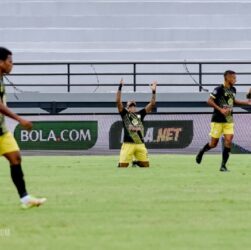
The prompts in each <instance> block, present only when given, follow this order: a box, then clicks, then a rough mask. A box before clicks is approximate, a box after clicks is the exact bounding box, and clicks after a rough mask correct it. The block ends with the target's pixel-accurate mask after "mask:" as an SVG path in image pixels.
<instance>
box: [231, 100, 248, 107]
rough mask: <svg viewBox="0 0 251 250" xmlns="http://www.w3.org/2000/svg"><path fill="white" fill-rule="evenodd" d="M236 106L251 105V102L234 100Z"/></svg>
mask: <svg viewBox="0 0 251 250" xmlns="http://www.w3.org/2000/svg"><path fill="white" fill-rule="evenodd" d="M234 104H235V105H243V106H245V105H251V100H247V101H242V100H234Z"/></svg>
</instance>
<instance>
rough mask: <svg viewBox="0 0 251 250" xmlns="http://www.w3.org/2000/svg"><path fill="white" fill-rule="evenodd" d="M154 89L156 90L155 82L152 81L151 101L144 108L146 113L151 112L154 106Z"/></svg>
mask: <svg viewBox="0 0 251 250" xmlns="http://www.w3.org/2000/svg"><path fill="white" fill-rule="evenodd" d="M156 88H157V81H153V82H152V83H151V90H152V99H151V101H150V102H149V103H148V104H147V105H146V107H145V109H146V113H150V112H152V109H153V108H154V107H155V105H156Z"/></svg>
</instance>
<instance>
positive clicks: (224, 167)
mask: <svg viewBox="0 0 251 250" xmlns="http://www.w3.org/2000/svg"><path fill="white" fill-rule="evenodd" d="M220 171H221V172H230V170H228V169H227V167H226V166H225V165H221V167H220Z"/></svg>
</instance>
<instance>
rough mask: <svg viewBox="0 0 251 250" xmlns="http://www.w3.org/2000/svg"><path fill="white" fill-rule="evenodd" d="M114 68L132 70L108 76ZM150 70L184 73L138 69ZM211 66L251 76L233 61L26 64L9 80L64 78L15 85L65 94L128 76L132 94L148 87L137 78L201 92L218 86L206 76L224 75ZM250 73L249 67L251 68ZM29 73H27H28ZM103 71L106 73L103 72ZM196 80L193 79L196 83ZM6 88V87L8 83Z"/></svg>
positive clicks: (240, 64) (114, 84)
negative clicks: (164, 79)
mask: <svg viewBox="0 0 251 250" xmlns="http://www.w3.org/2000/svg"><path fill="white" fill-rule="evenodd" d="M81 65H83V66H87V65H89V66H92V67H93V72H82V71H81V70H79V71H78V72H76V70H72V69H73V67H75V66H81ZM115 65H121V66H123V65H124V66H127V67H128V66H129V68H130V69H131V70H129V71H128V70H127V71H124V72H123V71H122V72H120V71H119V72H110V70H111V69H112V68H113V67H114V66H115ZM147 65H148V66H149V65H154V67H156V66H158V65H159V66H160V65H162V66H163V65H166V66H167V68H168V66H175V65H176V66H177V65H179V66H182V67H183V72H174V71H172V72H169V71H168V70H167V71H166V70H161V71H158V72H154V71H152V72H151V71H150V72H149V70H148V71H147V72H142V70H140V69H139V66H140V67H142V66H147ZM208 65H210V66H212V65H214V66H215V68H218V66H220V65H221V66H223V65H227V66H228V67H225V69H228V68H229V67H230V66H232V65H236V66H237V68H240V67H242V66H245V67H244V69H245V70H244V71H240V70H238V72H237V73H238V75H245V76H250V75H251V71H250V72H249V71H248V70H246V69H247V68H248V67H249V66H251V62H241V61H240V62H234V61H231V62H230V61H222V62H186V61H185V62H184V61H183V62H182V61H180V62H176V61H175V62H55V63H54V62H48V63H46V62H41V63H40V62H30V63H29V62H25V63H21V62H20V63H15V68H16V69H18V67H22V68H24V67H25V69H26V68H27V69H26V70H25V71H23V70H22V71H20V70H18V73H17V72H16V70H15V71H14V73H13V74H11V77H15V78H16V77H32V76H33V77H34V76H35V77H49V76H60V77H63V78H64V79H65V83H59V84H55V83H53V82H52V83H49V84H48V83H46V84H44V83H36V82H35V81H34V82H32V84H26V83H21V84H20V83H19V81H18V80H16V81H15V82H16V83H18V84H17V85H18V86H26V87H30V86H31V87H32V88H36V87H51V86H58V87H65V88H66V89H65V91H66V92H71V89H72V87H78V86H82V87H83V86H86V87H88V86H89V87H90V86H92V87H97V86H100V85H101V86H102V87H106V86H116V85H117V82H116V83H115V82H108V83H100V82H99V78H100V77H103V76H110V77H112V76H118V78H119V77H121V76H130V77H132V82H131V83H129V84H127V86H132V88H133V91H134V92H136V91H137V88H138V87H139V86H147V85H148V84H145V83H140V82H139V81H138V78H139V77H140V76H153V77H154V78H157V77H159V76H172V77H173V76H177V77H180V76H186V77H189V78H190V83H178V82H164V83H161V86H163V87H164V86H166V87H171V86H173V87H191V86H193V87H194V86H197V87H198V91H200V92H201V91H203V90H204V89H205V88H206V87H208V86H217V85H218V84H219V82H214V83H209V82H208V81H206V80H204V79H205V77H206V76H219V75H223V72H224V71H221V70H219V71H214V70H213V71H212V70H208V69H206V68H205V67H206V66H208ZM34 66H37V67H44V66H47V67H50V68H52V69H53V67H56V66H62V67H63V70H61V71H60V72H56V70H55V71H54V72H53V70H52V71H51V70H50V72H39V71H37V72H35V70H34V69H33V70H32V71H31V70H30V68H34ZM97 66H104V67H106V69H108V68H109V72H108V71H106V70H104V72H98V71H97V70H95V67H97ZM188 67H193V68H194V67H196V69H193V70H192V71H190V70H189V69H188ZM250 69H251V67H250ZM233 70H234V68H233ZM27 71H28V72H27ZM105 71H106V72H105ZM76 76H79V77H80V76H81V77H87V76H94V77H96V78H97V82H95V83H89V82H88V80H87V81H84V80H83V83H73V80H72V78H73V77H76ZM195 78H196V79H195ZM7 85H8V83H7ZM238 85H240V86H250V83H242V84H237V86H238Z"/></svg>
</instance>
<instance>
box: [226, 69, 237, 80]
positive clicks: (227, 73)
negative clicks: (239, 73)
mask: <svg viewBox="0 0 251 250" xmlns="http://www.w3.org/2000/svg"><path fill="white" fill-rule="evenodd" d="M235 74H236V72H235V71H233V70H227V71H225V72H224V78H226V76H227V75H235Z"/></svg>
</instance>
